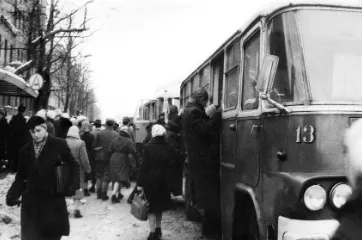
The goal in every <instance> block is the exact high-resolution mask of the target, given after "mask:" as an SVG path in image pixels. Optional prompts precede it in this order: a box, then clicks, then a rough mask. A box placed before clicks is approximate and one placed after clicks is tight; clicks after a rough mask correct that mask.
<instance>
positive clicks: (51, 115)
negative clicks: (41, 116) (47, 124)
mask: <svg viewBox="0 0 362 240" xmlns="http://www.w3.org/2000/svg"><path fill="white" fill-rule="evenodd" d="M56 116H57V114H56V112H55V111H53V110H48V111H47V118H50V119H54V118H55V117H56Z"/></svg>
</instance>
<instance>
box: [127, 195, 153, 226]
mask: <svg viewBox="0 0 362 240" xmlns="http://www.w3.org/2000/svg"><path fill="white" fill-rule="evenodd" d="M148 210H149V203H148V201H147V199H146V195H145V193H144V192H143V191H142V192H141V193H139V194H136V195H135V196H134V198H133V201H132V204H131V214H132V215H133V216H134V217H135V218H137V219H138V220H140V221H147V219H148Z"/></svg>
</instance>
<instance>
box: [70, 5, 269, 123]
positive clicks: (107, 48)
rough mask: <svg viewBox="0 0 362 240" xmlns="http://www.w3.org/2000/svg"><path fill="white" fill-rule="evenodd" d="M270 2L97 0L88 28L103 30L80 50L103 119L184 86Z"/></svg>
mask: <svg viewBox="0 0 362 240" xmlns="http://www.w3.org/2000/svg"><path fill="white" fill-rule="evenodd" d="M71 1H73V2H77V4H78V3H79V1H78V0H71ZM270 1H271V0H252V1H249V0H95V2H94V3H92V4H91V5H90V6H89V8H88V15H89V17H92V18H94V19H93V20H92V22H91V24H90V25H89V27H90V28H92V29H99V30H98V32H96V34H94V35H93V36H92V37H90V38H89V39H88V40H87V41H86V43H85V44H84V45H82V51H83V53H84V54H85V55H86V54H91V55H92V56H91V57H89V58H87V59H86V60H87V61H89V62H90V67H91V69H92V71H93V73H92V81H93V86H94V88H95V92H96V96H97V100H98V106H99V107H100V109H101V111H102V117H103V118H106V117H114V118H117V120H120V117H121V116H125V115H128V116H133V115H134V112H135V110H136V106H137V104H138V103H139V101H140V100H141V99H144V98H152V97H153V95H154V94H155V93H156V92H158V91H160V90H162V88H163V87H165V86H167V85H172V84H174V83H181V82H182V81H183V80H184V79H185V78H186V77H187V76H188V75H189V74H190V73H191V72H192V71H193V70H195V69H196V68H197V67H198V66H199V65H200V64H201V63H202V62H203V61H204V60H206V58H208V57H209V56H210V55H211V54H212V53H213V52H214V51H215V50H216V49H217V48H218V47H219V46H220V45H221V44H222V43H223V42H224V41H225V40H226V39H227V38H228V37H230V36H231V35H232V34H233V33H234V32H235V31H236V30H237V29H239V28H240V27H242V26H243V25H244V24H245V22H247V21H248V20H249V19H250V18H251V17H252V16H253V15H255V14H256V13H257V12H258V11H259V10H262V9H263V8H264V7H265V3H267V2H270Z"/></svg>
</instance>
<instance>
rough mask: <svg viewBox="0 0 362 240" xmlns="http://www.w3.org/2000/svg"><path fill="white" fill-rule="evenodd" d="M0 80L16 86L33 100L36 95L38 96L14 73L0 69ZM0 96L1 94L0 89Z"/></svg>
mask: <svg viewBox="0 0 362 240" xmlns="http://www.w3.org/2000/svg"><path fill="white" fill-rule="evenodd" d="M0 80H2V81H5V82H8V83H10V84H12V85H15V86H17V87H18V88H20V89H21V90H23V91H24V92H26V93H27V94H29V95H30V96H32V97H34V98H36V97H38V95H39V93H38V92H37V91H35V90H34V89H32V88H31V87H30V86H29V84H28V83H27V82H25V80H24V79H23V78H21V77H19V76H18V75H16V74H14V73H11V72H9V71H6V70H4V69H0ZM0 94H1V89H0Z"/></svg>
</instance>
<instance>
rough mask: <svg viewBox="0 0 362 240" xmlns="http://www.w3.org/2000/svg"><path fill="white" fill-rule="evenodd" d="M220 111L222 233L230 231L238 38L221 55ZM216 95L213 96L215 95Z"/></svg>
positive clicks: (233, 173) (237, 89)
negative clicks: (221, 106)
mask: <svg viewBox="0 0 362 240" xmlns="http://www.w3.org/2000/svg"><path fill="white" fill-rule="evenodd" d="M225 58H226V61H225V65H224V66H225V78H224V83H223V91H222V92H223V97H222V102H223V113H222V115H223V116H222V126H221V127H222V132H221V149H222V150H221V156H222V157H221V162H220V167H221V209H222V212H221V214H222V225H223V232H230V231H232V228H231V227H232V222H233V219H232V215H233V210H234V186H235V183H236V182H235V176H236V175H235V170H236V169H235V167H236V159H237V157H236V148H237V130H238V129H237V122H236V115H237V110H238V107H237V105H238V96H239V76H240V40H236V41H234V42H233V43H232V44H231V45H229V46H228V48H227V52H226V55H225ZM215 97H216V96H215Z"/></svg>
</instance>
